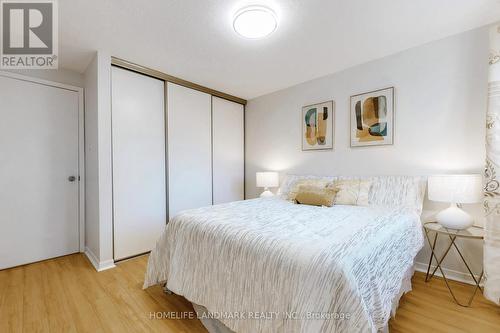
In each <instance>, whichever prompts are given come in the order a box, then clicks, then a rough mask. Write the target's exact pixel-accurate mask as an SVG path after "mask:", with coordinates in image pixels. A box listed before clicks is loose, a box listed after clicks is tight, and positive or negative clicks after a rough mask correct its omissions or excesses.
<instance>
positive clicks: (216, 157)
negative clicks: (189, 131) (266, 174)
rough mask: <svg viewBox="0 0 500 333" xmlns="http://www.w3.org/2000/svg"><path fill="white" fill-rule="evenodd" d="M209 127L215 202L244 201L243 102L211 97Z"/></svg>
mask: <svg viewBox="0 0 500 333" xmlns="http://www.w3.org/2000/svg"><path fill="white" fill-rule="evenodd" d="M212 126H213V127H212V135H213V183H214V185H213V187H214V190H213V193H214V204H220V203H224V202H231V201H238V200H243V198H244V193H243V191H244V190H243V189H244V187H243V183H244V179H243V178H244V159H245V157H244V144H245V143H244V131H245V130H244V109H243V105H241V104H238V103H234V102H231V101H227V100H225V99H222V98H218V97H213V99H212Z"/></svg>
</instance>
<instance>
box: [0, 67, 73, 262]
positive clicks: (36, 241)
mask: <svg viewBox="0 0 500 333" xmlns="http://www.w3.org/2000/svg"><path fill="white" fill-rule="evenodd" d="M78 99H79V96H78V93H77V92H75V91H71V90H67V89H62V88H56V87H51V86H48V85H44V84H38V83H34V82H29V81H23V80H19V79H15V78H8V77H4V76H0V269H3V268H7V267H12V266H17V265H22V264H26V263H30V262H34V261H39V260H43V259H48V258H53V257H57V256H62V255H66V254H70V253H75V252H78V251H79V224H78V223H79V222H78V193H79V188H78V187H79V185H78V105H79V104H78V103H79V101H78ZM71 176H73V177H75V179H74V180H71V179H70V178H69V177H71Z"/></svg>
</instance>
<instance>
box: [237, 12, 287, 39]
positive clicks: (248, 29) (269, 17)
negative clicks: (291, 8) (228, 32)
mask: <svg viewBox="0 0 500 333" xmlns="http://www.w3.org/2000/svg"><path fill="white" fill-rule="evenodd" d="M277 26H278V20H277V19H276V14H275V13H274V12H273V11H272V10H271V9H269V8H267V7H264V6H248V7H244V8H242V9H240V10H239V11H237V12H236V14H235V15H234V19H233V28H234V31H236V32H237V33H238V34H239V35H240V36H243V37H245V38H250V39H258V38H263V37H266V36H268V35H270V34H271V33H272V32H273V31H274V30H276V27H277Z"/></svg>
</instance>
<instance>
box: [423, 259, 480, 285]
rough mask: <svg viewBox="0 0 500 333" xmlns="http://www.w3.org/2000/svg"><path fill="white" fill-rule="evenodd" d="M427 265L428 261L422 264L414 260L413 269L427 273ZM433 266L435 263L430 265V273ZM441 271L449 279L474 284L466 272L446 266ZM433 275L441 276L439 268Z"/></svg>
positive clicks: (477, 277)
mask: <svg viewBox="0 0 500 333" xmlns="http://www.w3.org/2000/svg"><path fill="white" fill-rule="evenodd" d="M428 265H429V264H428V263H427V264H424V263H421V262H415V270H416V271H419V272H422V273H427V267H428ZM435 267H436V265H431V273H432V271H433V270H434V268H435ZM443 272H444V274H446V278H447V279H449V280H455V281H459V282H464V283H468V284H472V285H475V284H476V283H475V282H474V280H473V279H472V277H471V276H470V274H469V273H468V272H467V273H464V272H459V271H455V270H452V269H448V268H443ZM435 275H436V276H440V277H442V276H443V275H442V274H441V272H440V271H439V269H438V270H437V271H436V274H435ZM475 277H476V279H479V275H475ZM480 285H481V286H482V285H483V283H481V284H480Z"/></svg>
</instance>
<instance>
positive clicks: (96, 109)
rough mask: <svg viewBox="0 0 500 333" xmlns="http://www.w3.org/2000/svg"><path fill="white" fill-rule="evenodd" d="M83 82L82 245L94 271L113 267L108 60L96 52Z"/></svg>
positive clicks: (108, 57)
mask: <svg viewBox="0 0 500 333" xmlns="http://www.w3.org/2000/svg"><path fill="white" fill-rule="evenodd" d="M84 79H85V80H84V83H85V154H86V155H85V171H86V177H85V181H86V183H85V188H86V193H85V199H86V204H85V206H86V207H85V213H86V225H85V246H86V254H87V256H88V257H89V259H90V260H91V261H92V264H93V265H94V266H95V267H96V269H97V270H103V269H106V268H110V267H113V266H114V263H113V213H112V168H111V166H112V165H111V57H110V56H109V55H108V54H106V53H105V52H101V51H98V52H97V53H96V55H95V57H94V59H93V60H92V61H91V63H90V64H89V66H88V67H87V69H86V71H85V73H84Z"/></svg>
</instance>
